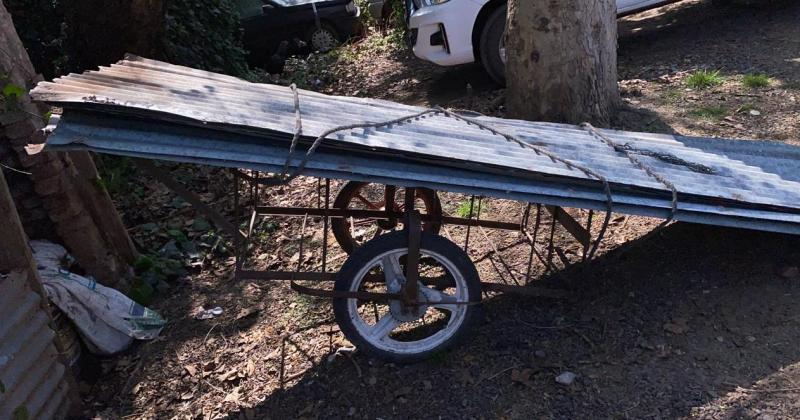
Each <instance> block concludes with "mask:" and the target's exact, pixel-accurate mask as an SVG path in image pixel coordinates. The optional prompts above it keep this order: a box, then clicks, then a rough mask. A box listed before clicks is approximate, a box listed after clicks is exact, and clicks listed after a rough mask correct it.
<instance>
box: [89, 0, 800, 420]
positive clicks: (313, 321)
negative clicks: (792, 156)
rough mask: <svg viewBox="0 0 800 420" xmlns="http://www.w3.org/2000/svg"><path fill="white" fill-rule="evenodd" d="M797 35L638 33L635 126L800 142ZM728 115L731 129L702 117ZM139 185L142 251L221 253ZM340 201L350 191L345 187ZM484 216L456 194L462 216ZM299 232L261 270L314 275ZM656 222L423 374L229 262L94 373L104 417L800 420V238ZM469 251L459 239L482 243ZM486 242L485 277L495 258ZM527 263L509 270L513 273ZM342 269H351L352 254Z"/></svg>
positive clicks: (483, 94) (194, 272)
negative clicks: (146, 337)
mask: <svg viewBox="0 0 800 420" xmlns="http://www.w3.org/2000/svg"><path fill="white" fill-rule="evenodd" d="M798 23H800V3H797V2H786V3H783V4H772V5H771V6H769V7H748V8H742V7H728V8H716V7H713V6H712V5H711V3H710V1H698V0H694V1H684V2H680V3H677V4H674V5H671V6H667V7H663V8H660V9H656V10H653V11H649V12H645V13H641V14H637V15H633V16H630V17H627V18H624V19H622V20H621V21H620V35H621V36H620V44H619V46H620V48H619V53H620V77H621V79H622V81H621V87H622V93H623V98H624V101H625V108H624V110H623V111H622V112H621V113H620V116H619V118H618V121H616V122H615V126H616V127H617V128H623V129H630V130H640V131H653V132H667V133H680V134H691V135H700V136H722V137H735V138H744V139H748V138H761V139H774V140H780V141H786V142H789V143H794V144H798V143H800V102H799V100H800V82H798V81H800V24H798ZM701 68H706V69H712V70H717V69H718V70H720V71H721V74H722V75H723V76H724V77H725V80H724V82H723V83H722V84H721V85H720V86H717V87H713V88H711V89H707V90H692V89H689V88H687V87H686V85H685V84H684V79H685V77H686V75H687V74H688V73H689V72H691V71H694V70H696V69H701ZM350 71H351V72H352V74H351V76H352V77H350V78H348V79H345V80H342V81H341V82H339V83H336V84H330V85H326V86H323V87H321V90H323V91H327V92H332V93H342V94H356V95H360V96H372V97H380V98H386V99H393V100H397V101H401V102H406V103H413V104H440V105H445V106H452V107H457V108H472V109H476V110H478V111H481V112H484V113H491V114H494V115H503V112H504V108H503V95H504V92H503V90H502V89H498V88H497V86H495V85H493V84H492V83H491V82H490V81H489V79H488V77H487V76H486V75H485V74H483V73H482V71H481V70H480V68H479V67H477V66H476V65H469V66H464V67H458V68H438V67H435V66H432V65H429V64H426V63H422V62H419V61H416V60H414V59H413V58H412V57H410V56H409V54H408V53H396V52H393V53H390V54H382V55H377V56H375V57H372V58H371V59H370V60H364V61H363V65H362V66H359V67H358V68H353V69H351V70H350ZM747 73H764V74H767V75H768V76H769V77H770V79H771V83H770V86H768V87H762V88H756V89H750V88H746V87H744V86H743V85H742V78H743V76H744V75H745V74H747ZM710 108H713V109H715V110H716V111H715V112H703V110H707V109H710ZM751 111H757V112H751ZM182 170H185V168H184V169H182ZM185 176H186V177H187V178H188V177H190V176H191V177H193V178H194V179H195V180H198V179H199V180H200V182H195V183H194V184H192V185H193V187H194V188H198V192H200V193H202V194H203V197H204V198H205V199H206V200H207V201H208V202H210V203H215V205H216V206H217V207H218V208H220V209H222V210H223V211H224V212H227V213H230V210H231V205H232V197H231V188H230V185H231V184H230V182H231V181H230V179H229V178H227V177H226V174H224V173H222V172H220V171H217V170H207V169H204V170H197V171H187V172H186V174H185ZM137 182H140V183H141V185H142V187H141V188H143V190H140V191H139V194H140V195H137V197H136V198H132V197H131V196H130V194H121V195H120V196H118V197H116V198H117V200H118V201H119V202H120V203H121V208H122V211H123V213H124V218H125V220H126V222H127V223H128V225H129V226H132V228H131V232H132V234H133V236H134V237H135V239H136V240H137V242H138V243H139V244H140V245H141V246H142V247H144V248H148V249H158V248H159V247H162V246H163V245H164V244H165V243H168V241H169V235H168V234H165V233H164V231H166V230H168V229H180V230H183V231H185V232H186V236H187V238H188V240H190V241H194V240H197V239H198V238H200V237H201V235H202V232H201V231H202V230H203V229H202V228H203V226H198V223H197V219H196V217H198V218H199V216H195V215H194V213H192V212H191V211H188V210H184V209H183V207H182V206H181V205H174V199H173V197H172V196H171V195H170V194H169V193H168V192H167V191H166V189H164V188H163V187H161V186H160V185H158V184H156V183H154V182H151V181H150V180H148V179H146V178H141V179H139V180H137ZM338 187H339V185H338V184H337V183H334V184H333V190H334V191H336V190H337V189H338ZM318 191H319V185H318V184H317V181H316V180H314V179H305V178H301V179H298V180H296V181H294V182H293V183H292V184H291V185H289V186H286V187H283V188H281V189H278V190H275V191H270V192H268V193H264V195H263V199H264V200H267V201H268V202H270V203H271V204H274V205H288V204H296V203H300V202H308V201H309V200H312V201H313V200H315V199H316V194H317V192H318ZM142 197H143V198H142ZM465 199H466V198H465V197H459V196H455V195H444V196H443V202H444V203H445V210H448V211H450V212H452V211H454V210H455V208H456V207H458V206H459V204H460V203H463V202H464V200H465ZM132 203H136V204H137V205H133V204H132ZM519 211H520V210H519V207H515V206H514V205H512V204H510V203H507V202H502V201H493V202H489V203H488V207H487V217H495V218H498V219H513V218H515V217H518V213H519ZM152 220H157V222H156V223H155V224H152V223H151V222H152ZM300 224H301V220H299V219H294V220H289V221H281V220H264V221H261V222H260V227H261V231H263V232H265V233H264V234H263V236H259V246H258V247H256V249H255V250H254V252H253V260H252V261H253V264H255V265H256V266H258V267H261V268H273V269H274V268H289V264H291V265H292V267H296V265H297V264H300V265H301V266H302V267H304V268H306V269H311V268H314V267H316V266H317V265H318V264H319V263H320V259H319V257H320V255H319V252H318V249H316V250H311V251H306V252H305V253H304V255H303V256H302V257H301V256H300V254H299V252H298V241H297V240H296V239H295V238H296V237H297V236H298V234H299V231H300ZM145 225H146V226H145ZM200 225H202V223H201V224H200ZM657 225H658V221H654V220H649V219H645V218H639V217H615V218H614V221H613V222H612V225H611V227H610V231H609V236H608V238H607V240H606V241H605V243H604V246H603V247H602V248H601V252H600V255H599V257H598V258H597V259H596V260H594V261H592V262H591V263H589V264H575V265H573V266H570V267H569V268H565V269H564V270H563V271H562V272H561V273H560V274H558V275H553V276H545V277H544V278H542V279H541V280H538V282H539V283H541V284H545V285H548V286H551V287H562V288H568V289H569V290H570V291H571V294H572V296H571V298H570V299H566V300H552V299H543V298H529V297H525V298H523V297H515V296H493V297H491V298H490V299H488V300H487V301H486V302H485V304H483V305H482V307H483V311H484V315H485V319H484V321H483V323H482V325H481V327H480V328H479V329H478V330H477V331H475V333H474V335H473V336H472V337H471V339H470V340H468V341H467V342H466V343H464V344H462V345H460V346H458V347H457V348H455V349H454V350H452V351H450V352H448V353H446V354H443V355H442V356H441V357H436V358H434V359H432V360H429V361H426V362H422V363H419V364H415V365H408V366H398V365H393V364H386V363H383V362H380V361H378V360H372V359H370V358H368V357H366V356H364V355H362V354H360V353H359V352H358V351H355V352H352V351H351V349H350V348H349V346H350V344H349V343H348V342H347V341H346V340H345V339H344V338H343V337H342V335H341V333H339V332H338V327H336V326H335V324H333V323H332V322H331V319H332V314H331V312H330V305H329V304H328V303H327V302H325V301H319V300H316V299H313V298H307V297H303V296H299V295H296V294H294V293H292V292H291V291H290V290H288V287H286V286H285V285H269V284H264V283H258V282H253V281H235V280H233V279H232V270H231V269H232V265H233V259H232V257H231V256H230V254H229V253H225V252H219V251H217V252H216V254H214V257H213V258H208V259H205V260H202V261H200V263H199V264H196V265H197V267H195V268H191V269H190V274H189V275H187V276H185V277H182V278H180V279H178V280H176V281H174V282H172V283H171V284H170V287H169V291H168V292H167V293H165V294H163V295H162V297H161V298H158V299H157V300H156V301H155V302H154V303H153V305H152V307H153V308H154V309H157V310H159V311H160V312H161V313H162V315H164V316H165V317H166V318H167V319H168V320H169V321H170V323H169V324H168V326H167V327H166V328H165V329H164V331H163V333H162V335H161V337H160V338H159V339H157V340H155V341H152V342H145V343H140V344H139V345H137V346H135V347H134V348H133V349H132V350H130V351H129V352H127V353H126V354H123V355H120V356H117V357H114V358H109V359H102V360H94V361H90V362H89V363H87V364H86V366H85V367H84V375H85V378H84V380H83V381H82V382H81V385H82V388H83V391H84V396H85V401H86V407H87V411H86V415H87V417H92V418H98V419H106V418H108V419H111V418H131V419H133V418H136V419H138V418H231V419H260V418H270V419H282V418H345V417H352V418H364V419H367V418H370V419H375V418H382V419H388V418H526V419H527V418H701V419H738V418H758V419H762V420H768V419H791V418H800V346H798V337H799V336H800V305H799V304H798V298H799V297H800V274H798V269H797V267H798V264H800V239H798V238H794V237H790V236H785V235H777V234H767V233H759V232H750V231H743V230H735V229H724V228H716V227H708V226H700V225H691V224H685V223H675V224H671V225H668V226H666V227H663V228H656V226H657ZM318 227H319V221H315V220H311V221H309V225H308V232H309V238H308V239H309V240H310V241H311V242H313V243H316V244H319V242H320V240H321V236H322V235H321V234H319V233H313V232H318V231H319V229H315V228H318ZM154 232H155V233H154ZM453 234H454V235H455V236H456V237H457V238H458V239H460V238H461V236H460V235H463V232H458V231H456V232H454V233H453ZM514 235H515V234H505V236H501V235H500V234H498V233H492V236H493V238H494V239H496V240H497V241H498V242H500V243H503V244H508V243H513V242H514V240H515V238H516V236H514ZM473 240H475V241H477V243H476V245H475V249H474V251H473V253H472V256H473V258H476V259H477V258H480V257H481V256H483V255H485V254H486V253H487V252H488V251H487V249H488V247H489V246H488V244H486V243H483V242H482V241H480V239H477V240H476V239H473ZM559 241H562V239H559ZM560 243H561V242H560ZM565 246H566V245H565ZM515 249H516V248H512V249H510V250H508V251H503V253H504V255H506V256H507V258H509V259H513V258H514V256H515V255H516V254H515V252H517V251H516V250H515ZM333 254H334V255H333V256H332V261H334V268H335V267H336V266H337V265H338V264H341V262H342V260H343V259H344V258H343V255H342V254H341V252H339V251H333ZM479 267H484V268H482V269H481V274H482V276H484V277H486V278H491V277H493V276H494V277H496V276H497V274H496V272H494V271H492V270H491V269H490V268H485V267H486V265H485V261H484V265H483V266H479ZM486 278H485V279H486ZM214 306H220V307H222V308H223V309H224V312H223V314H222V315H221V316H219V317H217V318H214V319H208V320H197V319H195V318H194V314H195V313H196V311H197V310H198V308H200V307H205V308H209V307H214ZM566 371H569V372H573V373H575V374H576V375H577V379H576V380H575V382H573V383H572V384H571V385H561V384H558V383H556V381H555V377H556V376H557V375H559V374H561V373H563V372H566Z"/></svg>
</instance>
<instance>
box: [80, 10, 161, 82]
mask: <svg viewBox="0 0 800 420" xmlns="http://www.w3.org/2000/svg"><path fill="white" fill-rule="evenodd" d="M68 4H71V7H68V10H69V12H68V13H67V17H66V19H67V23H68V25H69V28H70V30H71V39H70V42H71V44H72V49H73V51H74V54H75V57H74V63H75V65H76V66H77V67H78V69H80V70H85V69H90V68H96V67H98V66H105V65H108V64H111V63H114V62H116V61H118V60H120V59H122V57H123V56H124V55H125V53H134V54H138V55H141V56H145V57H157V56H158V55H159V52H160V41H161V37H162V35H163V33H164V0H68Z"/></svg>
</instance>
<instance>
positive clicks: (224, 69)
mask: <svg viewBox="0 0 800 420" xmlns="http://www.w3.org/2000/svg"><path fill="white" fill-rule="evenodd" d="M166 9H167V10H166V31H165V35H164V46H163V54H164V57H163V58H164V59H165V60H166V61H169V62H171V63H175V64H181V65H186V66H191V67H195V68H201V69H205V70H210V71H214V72H220V73H227V74H231V75H234V76H246V75H247V74H248V73H249V69H248V67H247V62H246V61H245V56H246V52H245V50H244V48H243V47H242V41H241V38H242V29H241V27H240V25H239V15H238V13H237V12H236V9H235V8H234V5H233V4H232V2H231V1H229V0H202V1H201V0H169V1H167V2H166Z"/></svg>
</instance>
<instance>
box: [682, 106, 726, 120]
mask: <svg viewBox="0 0 800 420" xmlns="http://www.w3.org/2000/svg"><path fill="white" fill-rule="evenodd" d="M727 113H728V110H727V109H726V108H725V107H722V106H704V107H700V108H697V109H695V110H693V111H691V112H690V113H689V114H690V115H692V116H693V117H697V118H701V119H704V120H718V119H721V118H722V117H724V116H725V115H726V114H727Z"/></svg>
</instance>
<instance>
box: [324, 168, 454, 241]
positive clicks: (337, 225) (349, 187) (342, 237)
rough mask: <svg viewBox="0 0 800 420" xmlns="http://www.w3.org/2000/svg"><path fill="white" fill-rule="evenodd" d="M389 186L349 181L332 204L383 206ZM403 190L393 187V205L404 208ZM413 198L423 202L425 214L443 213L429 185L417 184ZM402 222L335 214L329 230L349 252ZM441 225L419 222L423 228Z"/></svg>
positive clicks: (434, 228) (431, 229)
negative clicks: (341, 216)
mask: <svg viewBox="0 0 800 420" xmlns="http://www.w3.org/2000/svg"><path fill="white" fill-rule="evenodd" d="M387 188H388V186H386V185H382V184H372V183H368V182H356V181H351V182H348V183H347V184H345V186H344V187H343V188H342V190H341V191H339V195H337V196H336V200H334V202H333V208H336V209H360V210H385V209H386V191H387ZM403 191H404V189H403V188H402V187H398V188H397V189H396V192H395V195H394V209H395V210H396V211H403V210H404V208H405V206H404V205H403V194H404V193H403ZM416 199H417V202H418V203H419V204H422V206H421V208H420V210H423V211H421V212H422V213H424V214H433V215H436V216H437V217H440V216H441V215H442V206H441V204H440V203H439V198H438V196H437V195H436V192H434V191H433V190H430V189H428V188H417V189H416ZM399 226H402V220H394V221H389V220H374V219H358V220H351V219H349V218H336V219H333V220H331V231H333V236H334V237H335V238H336V242H338V243H339V246H340V247H341V248H342V250H344V252H346V253H348V254H352V253H353V250H354V249H356V248H358V246H359V245H361V244H362V243H364V242H366V241H368V240H370V239H373V238H376V237H378V236H380V235H381V234H382V233H384V232H385V231H391V230H395V229H397V228H398V227H399ZM440 226H441V225H440V224H439V223H435V222H427V223H423V224H422V231H423V232H431V233H439V227H440Z"/></svg>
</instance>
